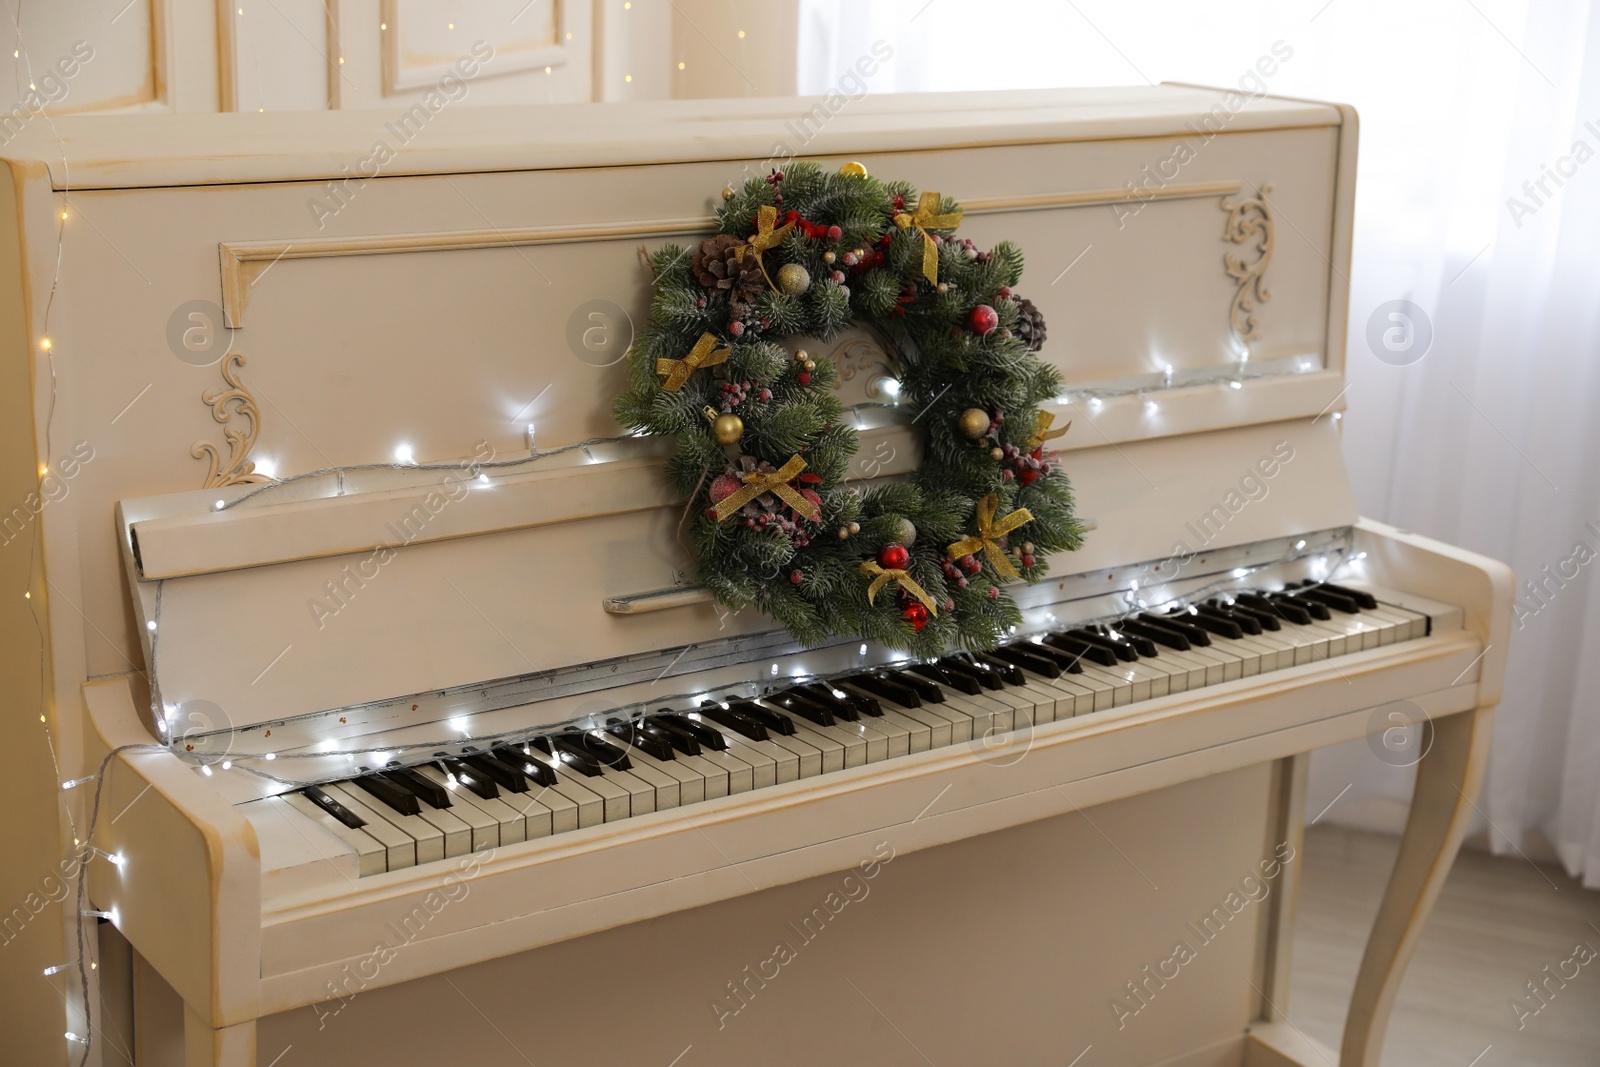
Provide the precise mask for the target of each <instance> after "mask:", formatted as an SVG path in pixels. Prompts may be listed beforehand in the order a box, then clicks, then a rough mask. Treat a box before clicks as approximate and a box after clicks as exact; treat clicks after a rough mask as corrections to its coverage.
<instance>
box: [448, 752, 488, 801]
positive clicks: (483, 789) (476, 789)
mask: <svg viewBox="0 0 1600 1067" xmlns="http://www.w3.org/2000/svg"><path fill="white" fill-rule="evenodd" d="M439 765H440V766H441V767H443V768H444V770H445V774H447V775H448V776H450V777H452V778H454V779H455V780H456V781H458V782H460V783H461V784H462V785H464V786H466V787H467V788H468V789H470V790H471V791H472V792H473V793H475V794H476V795H478V796H480V797H482V798H483V799H485V800H494V799H496V798H497V797H499V796H500V790H499V789H498V788H496V786H495V784H494V779H493V778H491V777H489V776H488V775H487V774H484V773H483V772H482V771H479V770H477V769H476V768H473V767H470V766H468V765H467V764H465V763H462V762H461V761H460V760H454V759H447V760H441V761H440V762H439Z"/></svg>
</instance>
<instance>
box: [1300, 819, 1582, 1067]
mask: <svg viewBox="0 0 1600 1067" xmlns="http://www.w3.org/2000/svg"><path fill="white" fill-rule="evenodd" d="M1397 845H1398V839H1396V838H1391V837H1386V836H1382V835H1378V834H1365V833H1358V832H1355V831H1349V830H1342V829H1337V828H1332V827H1313V828H1311V829H1310V830H1309V831H1307V834H1306V848H1305V864H1306V865H1305V868H1304V871H1303V874H1302V877H1303V879H1304V881H1303V882H1302V888H1301V902H1300V916H1299V923H1298V929H1297V934H1296V937H1295V946H1294V971H1293V986H1292V992H1291V994H1290V997H1291V1000H1290V1006H1289V1017H1290V1020H1291V1021H1292V1022H1293V1023H1294V1025H1295V1026H1297V1027H1298V1028H1300V1029H1301V1030H1302V1031H1304V1032H1305V1033H1306V1034H1307V1035H1308V1036H1310V1037H1313V1038H1316V1039H1318V1040H1320V1041H1322V1042H1323V1043H1325V1044H1327V1045H1329V1046H1330V1047H1332V1048H1335V1049H1337V1048H1338V1047H1339V1035H1340V1030H1341V1027H1342V1026H1343V1021H1344V1011H1345V1006H1346V1003H1347V998H1348V997H1349V994H1350V988H1351V984H1352V982H1353V981H1354V979H1355V973H1356V966H1357V964H1358V963H1359V962H1360V958H1361V949H1362V946H1363V939H1364V938H1365V936H1366V931H1367V929H1368V928H1369V927H1370V925H1371V922H1372V916H1373V914H1374V913H1375V912H1376V911H1377V907H1378V898H1379V894H1380V893H1381V892H1382V888H1383V884H1384V882H1385V880H1386V879H1387V877H1388V871H1389V867H1390V864H1391V862H1392V861H1393V858H1394V853H1395V849H1396V847H1397ZM1579 945H1583V946H1586V949H1585V950H1584V951H1583V952H1582V953H1581V954H1579V955H1578V956H1577V957H1576V958H1574V949H1575V948H1576V947H1577V946H1579ZM1590 950H1592V951H1593V952H1594V953H1597V954H1600V893H1597V892H1593V891H1585V890H1584V889H1582V888H1580V887H1579V886H1578V884H1577V883H1576V882H1574V881H1572V880H1571V879H1569V878H1567V877H1566V875H1565V874H1563V873H1562V872H1561V871H1560V869H1558V868H1554V867H1543V866H1539V867H1536V866H1534V865H1533V864H1531V863H1529V862H1526V861H1524V860H1522V859H1519V858H1516V857H1515V856H1513V857H1511V858H1505V857H1497V856H1489V855H1485V854H1484V853H1481V852H1463V853H1462V854H1461V857H1460V858H1459V859H1458V860H1457V861H1456V865H1455V868H1454V869H1453V870H1452V871H1451V872H1450V879H1449V882H1448V883H1447V884H1446V885H1445V888H1444V893H1443V894H1442V895H1441V897H1440V900H1439V905H1438V908H1437V909H1436V910H1435V911H1434V913H1433V917H1432V918H1431V920H1430V921H1429V923H1428V927H1427V930H1426V931H1425V932H1424V934H1423V936H1422V943H1421V945H1420V947H1419V948H1418V950H1417V955H1416V957H1415V959H1413V961H1412V963H1411V968H1410V970H1409V971H1408V972H1407V974H1406V978H1405V984H1404V985H1403V986H1402V987H1401V990H1400V997H1399V1001H1398V1003H1397V1005H1396V1007H1395V1013H1394V1021H1393V1023H1392V1025H1391V1026H1390V1028H1389V1040H1388V1044H1387V1046H1386V1049H1385V1054H1384V1059H1383V1062H1384V1064H1385V1067H1469V1065H1470V1067H1600V955H1596V956H1595V958H1594V959H1592V960H1591V961H1590V962H1588V963H1587V964H1580V962H1579V961H1581V960H1583V959H1584V958H1586V957H1587V956H1588V955H1589V954H1590ZM1546 966H1548V967H1549V971H1545V969H1544V968H1545V967H1546ZM1575 969H1576V970H1577V971H1578V973H1577V976H1576V977H1573V978H1570V979H1568V980H1566V982H1565V986H1564V987H1563V986H1562V984H1561V979H1560V977H1559V976H1560V975H1561V974H1562V973H1565V974H1566V975H1571V974H1573V972H1574V970H1575ZM1552 975H1554V976H1556V977H1551V976H1552ZM1530 981H1535V982H1539V981H1542V982H1545V983H1546V984H1545V985H1544V986H1541V993H1542V995H1543V997H1544V998H1545V1002H1544V1003H1543V1004H1542V1006H1541V1001H1539V1000H1536V999H1535V998H1534V996H1533V994H1532V993H1531V992H1529V989H1528V986H1527V983H1528V982H1530ZM1512 1003H1517V1004H1520V1005H1522V1006H1523V1009H1524V1010H1525V1011H1526V1012H1528V1014H1525V1015H1520V1016H1519V1013H1518V1012H1515V1011H1513V1009H1512V1007H1511V1004H1512ZM1535 1011H1537V1014H1534V1012H1535ZM1519 1019H1520V1026H1519Z"/></svg>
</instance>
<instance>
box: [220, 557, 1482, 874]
mask: <svg viewBox="0 0 1600 1067" xmlns="http://www.w3.org/2000/svg"><path fill="white" fill-rule="evenodd" d="M1322 597H1327V598H1329V602H1331V603H1336V604H1338V605H1342V606H1341V607H1339V609H1338V610H1339V611H1340V614H1339V615H1337V616H1336V615H1331V614H1330V615H1328V617H1327V618H1326V619H1320V618H1313V617H1312V616H1310V615H1309V614H1304V615H1301V614H1299V613H1295V615H1296V617H1295V618H1291V617H1289V614H1287V613H1285V612H1283V611H1281V610H1278V608H1274V607H1269V608H1265V609H1262V610H1261V612H1260V613H1259V614H1255V615H1250V614H1247V613H1246V611H1245V610H1244V609H1245V607H1246V606H1247V605H1249V604H1251V603H1257V604H1266V605H1278V606H1279V607H1281V606H1283V605H1284V604H1285V602H1287V603H1290V604H1292V603H1294V602H1295V601H1309V602H1312V603H1320V602H1322V601H1321V600H1319V598H1322ZM1401 599H1408V598H1405V597H1404V596H1403V594H1400V593H1398V592H1396V591H1393V590H1384V589H1351V588H1348V587H1345V586H1341V585H1335V584H1332V583H1328V582H1309V583H1308V584H1299V583H1297V584H1295V585H1293V586H1288V587H1285V588H1283V589H1277V590H1272V589H1253V588H1249V587H1244V588H1241V589H1239V590H1235V591H1230V592H1228V593H1226V594H1224V595H1221V596H1217V597H1211V598H1208V599H1206V600H1204V601H1201V602H1200V603H1198V604H1185V605H1182V606H1179V607H1176V608H1172V609H1170V610H1167V611H1150V612H1140V613H1139V614H1137V615H1131V616H1129V617H1127V618H1124V619H1115V620H1110V621H1107V622H1101V623H1097V624H1094V625H1092V626H1080V627H1072V628H1063V629H1061V630H1056V631H1047V632H1043V633H1039V634H1034V635H1030V636H1029V637H1028V638H1027V639H1025V640H1019V641H1016V642H1014V643H1012V644H1009V645H1007V646H1005V649H1004V650H1003V652H1008V653H1009V652H1015V653H1018V654H1019V655H1018V656H1017V657H1016V658H1015V659H1013V660H1009V662H1013V663H1015V665H1016V666H1018V667H1019V668H1020V672H1018V673H1011V674H1003V673H1002V672H999V671H990V670H988V669H987V668H986V667H985V665H984V662H983V659H984V657H980V656H973V655H970V654H966V653H959V652H958V653H952V654H951V655H949V656H946V657H944V658H942V659H939V660H935V661H933V662H931V663H904V664H896V665H891V666H888V667H884V668H880V669H876V670H871V671H850V672H847V673H842V674H838V675H834V676H832V677H830V678H824V679H820V680H810V679H803V680H795V681H792V682H789V683H785V684H782V685H779V686H775V687H770V688H768V687H765V686H763V687H762V688H764V689H765V690H766V691H765V692H763V693H762V694H761V695H759V696H755V697H741V696H738V695H737V694H730V697H731V698H730V699H720V698H719V697H718V695H717V694H716V692H715V691H712V692H708V693H707V694H705V695H704V696H703V697H702V698H701V699H698V700H695V699H692V698H691V699H689V700H686V701H682V702H679V703H678V704H677V705H676V706H673V707H666V706H663V707H660V708H658V709H656V710H655V711H652V712H648V713H645V714H642V715H641V716H639V717H637V718H630V719H616V718H614V717H612V718H609V719H607V718H606V717H605V716H596V717H595V721H594V722H591V723H588V724H582V725H585V726H587V727H588V728H587V729H586V730H580V731H577V732H574V731H572V730H563V731H561V732H558V733H554V734H550V735H547V737H545V738H540V739H537V740H534V741H533V742H532V743H531V745H530V743H529V742H528V741H527V740H526V739H524V740H522V741H520V742H518V743H515V744H512V745H508V746H506V747H500V746H493V745H491V746H490V751H491V755H477V756H467V757H466V758H467V759H469V760H477V761H480V762H482V763H484V764H486V765H492V766H495V767H496V768H497V769H498V771H499V773H500V774H501V775H503V776H504V777H502V778H501V779H499V780H500V781H501V782H505V781H508V780H512V779H513V778H515V777H517V776H519V775H520V773H521V772H523V771H533V770H534V768H536V767H537V768H538V769H539V772H540V777H539V780H538V781H537V783H535V782H534V781H533V777H532V775H529V776H528V781H527V782H520V781H519V782H518V783H517V785H516V787H515V789H514V790H512V789H508V790H506V791H503V792H502V791H499V790H497V789H496V787H495V782H494V781H492V780H485V782H484V783H483V784H484V785H485V786H487V789H483V788H480V789H478V790H473V789H470V788H467V786H466V784H465V783H463V782H462V781H461V780H460V779H459V778H457V777H456V775H455V773H454V772H453V771H452V770H451V769H450V765H452V764H453V765H455V766H461V767H465V765H464V764H461V763H459V762H458V761H457V757H458V756H459V753H458V754H451V755H446V754H445V753H443V752H441V753H440V754H439V757H440V758H439V759H438V760H435V761H425V762H423V763H421V764H419V765H417V766H415V767H412V768H406V767H403V766H401V765H400V764H398V763H392V764H391V766H390V767H389V768H383V767H365V766H364V767H361V768H360V771H361V773H360V774H359V775H357V776H355V777H352V778H348V779H344V780H342V781H338V782H335V783H324V784H322V785H317V786H307V787H304V788H303V789H302V790H298V791H297V790H294V789H292V788H291V789H288V790H285V791H284V792H282V793H279V794H276V795H274V796H272V797H268V798H265V799H262V800H259V801H253V802H250V803H247V804H245V805H243V806H242V808H243V810H245V811H246V813H247V814H249V813H250V809H251V807H252V805H271V804H274V803H281V802H288V801H289V800H290V798H292V797H293V796H294V794H295V793H296V792H299V793H301V794H302V795H304V796H305V797H307V798H309V799H310V800H311V801H312V802H313V804H315V805H316V806H317V808H318V809H319V810H318V811H317V812H316V814H315V815H314V816H311V818H312V820H313V821H314V822H316V823H317V824H318V825H319V826H321V827H322V828H323V829H326V830H331V831H332V832H333V833H334V834H335V836H337V837H338V838H339V839H340V841H342V842H343V843H344V845H345V846H346V847H348V848H350V849H352V850H353V851H354V852H355V854H356V855H357V856H358V857H361V862H360V864H359V867H360V873H362V874H377V873H382V871H385V870H388V871H393V870H398V869H401V868H403V867H409V866H412V865H416V864H422V863H425V862H428V860H427V859H425V858H424V857H432V859H433V860H439V859H443V858H453V857H455V856H458V855H462V854H464V853H465V852H467V851H469V850H472V849H482V848H494V847H497V846H498V845H499V844H500V842H501V841H502V840H504V841H506V842H507V843H513V842H518V841H523V840H527V839H528V837H529V836H530V835H528V833H527V830H526V824H527V823H528V821H529V820H530V819H531V820H532V821H534V822H536V823H537V825H538V827H539V828H540V830H541V831H542V833H539V834H536V835H534V836H545V835H547V834H550V833H559V832H563V831H570V830H578V829H580V828H584V827H589V826H596V825H600V824H601V823H614V822H619V821H621V820H624V819H633V818H640V817H643V816H647V815H651V814H654V813H656V812H667V811H671V810H672V809H676V808H680V807H683V806H686V805H689V804H696V803H701V802H703V801H706V800H714V799H718V798H722V797H728V796H733V795H737V794H739V793H743V792H747V791H749V790H754V789H764V788H770V787H772V786H776V785H783V784H786V783H788V782H793V781H798V780H800V779H802V778H815V777H819V776H825V775H829V774H835V773H839V772H842V771H844V770H846V769H849V768H854V767H863V766H867V765H870V764H877V763H882V762H884V761H886V760H893V759H896V758H898V757H903V756H909V755H913V754H915V753H919V752H927V751H929V750H931V749H938V748H945V747H948V746H951V745H959V744H970V743H972V742H974V741H976V742H977V743H978V744H979V745H980V746H981V745H983V744H985V743H995V744H1003V743H1004V739H1005V735H1008V734H1010V733H1012V732H1013V731H1015V730H1017V729H1018V727H1019V725H1022V724H1026V726H1027V727H1029V728H1033V727H1038V726H1043V725H1045V724H1047V723H1053V722H1057V721H1060V720H1066V719H1073V718H1076V717H1079V716H1086V715H1099V714H1104V713H1106V712H1108V711H1112V710H1113V709H1116V708H1121V707H1125V706H1129V705H1137V704H1141V703H1144V702H1148V701H1152V700H1159V699H1161V698H1162V697H1169V696H1175V695H1177V694H1183V693H1192V692H1194V691H1196V690H1199V689H1202V688H1205V687H1207V686H1218V685H1223V684H1225V683H1227V682H1232V681H1238V680H1241V679H1249V678H1254V677H1257V676H1260V675H1265V674H1268V673H1271V672H1276V671H1286V670H1289V669H1291V668H1294V667H1296V666H1305V665H1308V664H1316V663H1324V662H1328V661H1330V660H1334V659H1336V658H1338V657H1345V656H1352V655H1357V654H1359V653H1361V652H1363V651H1367V650H1370V649H1375V648H1380V647H1383V646H1386V645H1391V644H1395V643H1397V642H1402V641H1410V640H1414V639H1418V638H1425V637H1428V636H1429V635H1430V634H1432V633H1433V632H1434V630H1435V628H1436V627H1437V628H1439V630H1440V632H1444V631H1447V630H1458V629H1460V626H1461V613H1460V611H1459V610H1458V609H1456V608H1453V607H1450V606H1447V605H1442V604H1438V605H1430V609H1431V610H1429V611H1421V610H1415V608H1413V607H1405V606H1401V605H1400V604H1398V603H1394V601H1398V600H1401ZM1410 599H1412V602H1413V604H1414V603H1415V599H1414V598H1410ZM1195 620H1200V621H1195ZM1230 620H1233V621H1232V622H1231V624H1230ZM1206 623H1209V624H1210V625H1206ZM1241 623H1242V624H1244V625H1249V626H1252V627H1253V629H1252V630H1250V631H1248V632H1247V631H1246V630H1244V629H1242V628H1241V625H1240V624H1241ZM1262 624H1265V626H1263V625H1262ZM1180 627H1181V629H1179V628H1180ZM1124 630H1127V631H1128V633H1126V634H1125V633H1124V632H1123V631H1124ZM1141 632H1143V633H1154V634H1158V635H1160V634H1164V635H1165V639H1164V640H1162V641H1161V642H1160V643H1159V644H1158V643H1157V640H1156V639H1154V638H1144V637H1140V636H1138V635H1139V634H1140V633H1141ZM1130 638H1135V639H1137V641H1138V644H1137V645H1136V644H1135V641H1134V640H1131V639H1130ZM1191 639H1192V641H1193V643H1191ZM1113 648H1114V649H1116V650H1117V653H1116V654H1113V653H1111V652H1110V651H1109V650H1111V649H1113ZM1095 652H1100V653H1104V655H1101V656H1098V657H1096V656H1093V655H1092V653H1095ZM1000 658H1002V659H1006V656H1005V655H1003V654H1002V655H1001V656H1000ZM779 666H780V673H782V667H783V665H782V664H780V665H779ZM985 674H988V675H990V676H992V677H993V679H994V680H993V682H992V683H991V685H990V687H988V688H986V687H985V686H984V685H983V684H982V683H980V682H979V680H978V679H979V678H980V677H982V676H984V675H985ZM692 681H693V678H692V677H690V678H685V679H684V682H686V683H687V682H692ZM602 719H606V725H603V726H602V724H601V720H602ZM769 727H770V729H769ZM536 749H537V753H536V752H535V750H536ZM495 754H508V755H510V757H511V758H509V759H506V758H497V756H496V755H495ZM708 757H709V758H708ZM490 761H493V762H492V763H490ZM330 784H331V785H332V787H333V789H334V790H336V791H337V795H338V796H341V797H349V796H351V794H350V793H349V789H350V787H352V786H354V787H355V788H358V789H361V790H365V791H366V792H368V793H371V794H372V797H373V798H375V799H376V800H377V801H378V803H373V802H372V801H371V800H364V801H362V800H361V798H360V797H359V796H356V797H355V799H356V800H358V801H361V803H360V804H358V805H357V807H359V808H361V810H362V811H363V815H362V817H360V818H357V817H354V816H348V813H346V816H347V817H340V816H339V815H337V814H335V816H334V821H335V822H337V823H338V824H339V825H338V828H337V829H334V828H333V826H332V825H331V824H330V823H329V821H328V819H327V815H328V814H329V813H330V805H329V803H327V802H325V801H324V800H323V799H322V798H325V797H327V794H328V792H329V788H328V787H329V785H330ZM569 805H575V806H576V807H577V810H578V811H579V812H580V813H583V812H587V816H586V817H579V818H576V819H574V818H566V819H558V818H556V817H555V815H554V811H553V810H548V809H551V808H552V807H553V806H554V807H559V808H565V807H567V806H569ZM335 806H336V805H335ZM296 809H297V811H300V812H305V811H306V807H305V805H304V804H303V803H298V804H296ZM425 810H427V811H431V812H432V813H433V814H432V816H431V817H424V816H423V812H424V811H425ZM468 813H470V815H468ZM463 816H464V817H467V818H470V820H471V822H472V825H473V826H474V827H477V829H476V830H473V829H472V828H471V827H469V826H468V824H467V822H464V821H462V818H461V817H463ZM368 818H371V819H373V820H374V821H376V822H378V823H380V824H381V827H380V828H369V827H368V826H367V824H366V819H368ZM441 821H444V822H447V823H448V824H449V825H445V826H441ZM452 828H454V831H455V835H456V836H455V837H453V838H452V837H450V836H449V834H444V835H443V852H442V853H441V851H440V849H441V832H442V831H443V830H450V829H452ZM417 831H420V833H417ZM307 832H311V831H309V830H308V831H307ZM472 835H475V836H472ZM407 838H413V839H415V845H414V847H406V846H404V845H402V846H401V847H399V848H396V847H394V846H393V844H392V842H396V841H401V842H403V841H404V840H405V839H407ZM469 841H470V842H471V844H469ZM377 856H382V857H383V858H384V861H385V862H384V866H382V867H380V866H378V864H377V862H376V860H369V859H368V857H377Z"/></svg>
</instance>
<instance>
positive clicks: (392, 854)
mask: <svg viewBox="0 0 1600 1067" xmlns="http://www.w3.org/2000/svg"><path fill="white" fill-rule="evenodd" d="M321 789H322V791H323V792H324V793H327V794H328V795H329V796H330V797H332V798H333V799H335V800H337V801H338V802H339V803H341V804H343V805H344V806H345V807H347V808H349V809H350V810H351V811H352V812H354V813H355V816H356V818H358V819H360V820H361V821H362V822H364V823H366V824H367V825H365V826H363V827H362V829H363V830H365V831H366V832H367V833H369V834H371V835H372V836H373V837H375V838H377V839H378V840H379V841H380V842H382V844H383V847H384V850H385V852H386V853H387V855H388V865H389V870H391V871H398V870H401V869H403V868H406V867H415V866H416V865H417V839H416V838H415V837H413V836H411V835H410V834H409V833H406V832H405V831H404V830H401V829H400V828H399V827H397V826H395V825H394V824H393V823H391V822H390V821H389V820H387V819H385V818H384V817H383V816H381V815H379V814H378V813H377V812H376V811H375V810H373V809H372V808H370V807H368V806H367V805H366V804H364V803H362V802H361V801H360V800H358V799H356V797H354V796H353V795H352V793H353V792H354V790H350V789H345V788H342V787H341V786H337V785H325V786H322V787H321ZM428 831H429V832H428V833H426V834H424V837H426V838H427V839H428V840H430V841H436V842H437V848H429V849H428V853H427V854H428V857H429V859H430V860H431V859H441V860H442V859H444V835H443V834H441V833H439V831H437V830H435V829H433V827H431V826H429V827H428Z"/></svg>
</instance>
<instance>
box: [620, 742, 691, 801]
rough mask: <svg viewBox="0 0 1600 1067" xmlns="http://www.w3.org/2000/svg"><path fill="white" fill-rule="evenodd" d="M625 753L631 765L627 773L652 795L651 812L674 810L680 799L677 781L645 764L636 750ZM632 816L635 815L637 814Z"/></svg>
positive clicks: (657, 768)
mask: <svg viewBox="0 0 1600 1067" xmlns="http://www.w3.org/2000/svg"><path fill="white" fill-rule="evenodd" d="M619 746H620V743H619ZM627 751H628V759H629V761H630V762H631V763H632V764H633V767H632V768H631V769H630V770H629V771H628V773H629V774H631V775H633V776H634V777H635V778H637V779H639V780H640V781H641V782H643V783H645V784H646V785H647V786H649V787H650V790H651V792H652V793H653V794H654V800H653V803H652V807H651V810H652V811H666V810H667V809H669V808H676V807H677V806H678V805H679V802H680V797H681V791H680V785H679V782H678V779H677V778H675V777H673V776H672V775H671V774H668V773H667V772H666V771H663V770H661V769H660V768H659V767H655V766H652V765H651V764H650V763H646V762H645V758H646V757H643V754H642V753H640V752H639V751H638V750H637V749H632V748H629V749H628V750H627ZM634 814H635V815H637V814H638V812H634Z"/></svg>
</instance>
